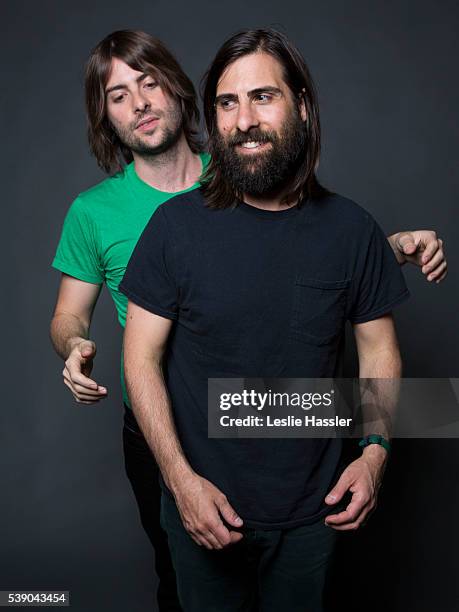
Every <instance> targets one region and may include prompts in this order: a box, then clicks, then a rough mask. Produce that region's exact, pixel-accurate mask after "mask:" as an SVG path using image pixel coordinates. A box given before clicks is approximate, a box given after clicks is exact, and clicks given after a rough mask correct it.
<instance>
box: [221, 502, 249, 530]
mask: <svg viewBox="0 0 459 612" xmlns="http://www.w3.org/2000/svg"><path fill="white" fill-rule="evenodd" d="M215 504H216V506H217V508H218V510H219V511H220V514H221V515H222V516H223V518H224V519H225V521H226V522H227V523H228V524H229V525H232V526H233V527H241V526H242V524H243V522H244V521H243V520H242V519H241V517H240V516H239V515H238V513H237V512H236V510H235V509H234V508H233V507H232V506H231V504H230V503H229V501H228V500H227V498H226V496H225V495H221V497H219V498H218V499H216V500H215Z"/></svg>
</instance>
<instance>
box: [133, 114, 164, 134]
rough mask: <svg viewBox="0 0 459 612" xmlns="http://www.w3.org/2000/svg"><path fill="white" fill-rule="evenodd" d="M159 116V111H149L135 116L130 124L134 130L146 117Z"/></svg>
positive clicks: (155, 117) (158, 117)
mask: <svg viewBox="0 0 459 612" xmlns="http://www.w3.org/2000/svg"><path fill="white" fill-rule="evenodd" d="M160 118H161V113H160V112H159V111H156V112H155V113H152V112H151V111H149V112H148V113H143V115H141V116H140V117H137V119H136V120H135V121H134V122H133V123H132V124H131V129H132V130H135V129H136V128H137V127H138V126H139V125H140V124H141V123H142V121H145V120H146V119H160Z"/></svg>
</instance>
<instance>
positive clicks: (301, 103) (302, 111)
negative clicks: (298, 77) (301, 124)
mask: <svg viewBox="0 0 459 612" xmlns="http://www.w3.org/2000/svg"><path fill="white" fill-rule="evenodd" d="M298 106H299V109H300V116H301V119H302V120H303V121H306V119H307V118H308V112H307V110H306V104H305V102H304V94H303V92H301V93H300V100H299V102H298Z"/></svg>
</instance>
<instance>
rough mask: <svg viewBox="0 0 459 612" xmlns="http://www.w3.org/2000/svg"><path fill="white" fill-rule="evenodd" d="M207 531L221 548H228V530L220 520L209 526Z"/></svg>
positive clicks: (229, 538) (229, 542) (229, 541)
mask: <svg viewBox="0 0 459 612" xmlns="http://www.w3.org/2000/svg"><path fill="white" fill-rule="evenodd" d="M208 531H209V532H210V533H211V534H212V535H213V537H214V538H215V539H216V540H218V542H219V544H220V545H221V546H228V544H231V536H230V532H229V529H227V528H226V527H225V525H224V524H223V523H222V521H221V520H220V518H218V519H216V520H215V521H214V522H212V523H210V524H209V526H208Z"/></svg>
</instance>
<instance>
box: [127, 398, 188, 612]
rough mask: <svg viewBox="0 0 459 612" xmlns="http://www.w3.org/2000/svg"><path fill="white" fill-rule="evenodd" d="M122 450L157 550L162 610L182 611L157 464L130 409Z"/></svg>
mask: <svg viewBox="0 0 459 612" xmlns="http://www.w3.org/2000/svg"><path fill="white" fill-rule="evenodd" d="M123 448H124V464H125V467H126V474H127V477H128V478H129V481H130V483H131V485H132V489H133V491H134V495H135V498H136V500H137V505H138V507H139V512H140V520H141V522H142V526H143V528H144V529H145V531H146V532H147V535H148V537H149V538H150V542H151V543H152V545H153V548H154V550H155V569H156V573H157V575H158V579H159V585H158V593H157V598H158V606H159V610H160V612H178V611H181V609H182V608H181V607H180V604H179V600H178V596H177V586H176V579H175V572H174V567H173V565H172V561H171V555H170V552H169V547H168V543H167V536H166V534H165V532H164V531H163V529H162V528H161V525H160V518H159V515H160V506H161V489H160V486H159V480H158V475H159V470H158V465H157V463H156V461H155V458H154V457H153V455H152V453H151V451H150V448H149V446H148V444H147V442H146V440H145V438H144V437H143V435H142V433H141V431H140V429H139V426H138V425H137V422H136V420H135V417H134V415H133V413H132V411H131V410H130V409H129V408H126V409H125V416H124V428H123Z"/></svg>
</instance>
